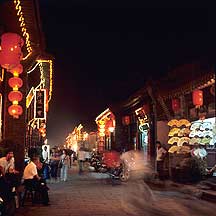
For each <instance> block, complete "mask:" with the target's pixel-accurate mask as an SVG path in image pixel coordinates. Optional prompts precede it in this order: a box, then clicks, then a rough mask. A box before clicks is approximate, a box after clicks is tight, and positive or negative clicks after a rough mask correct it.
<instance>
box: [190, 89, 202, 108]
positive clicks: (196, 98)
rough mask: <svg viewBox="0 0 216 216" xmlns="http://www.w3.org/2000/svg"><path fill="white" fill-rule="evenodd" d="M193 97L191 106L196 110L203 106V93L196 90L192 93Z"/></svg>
mask: <svg viewBox="0 0 216 216" xmlns="http://www.w3.org/2000/svg"><path fill="white" fill-rule="evenodd" d="M192 97H193V104H194V106H195V107H196V108H199V107H200V106H202V105H203V91H202V90H199V89H196V90H194V91H193V93H192Z"/></svg>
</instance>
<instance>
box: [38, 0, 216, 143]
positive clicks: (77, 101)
mask: <svg viewBox="0 0 216 216" xmlns="http://www.w3.org/2000/svg"><path fill="white" fill-rule="evenodd" d="M113 2H114V3H112V1H105V0H104V1H103V0H100V1H83V0H67V1H64V0H62V1H59V0H58V1H56V0H40V13H41V20H42V29H43V32H44V35H45V40H46V51H47V52H48V53H49V54H52V55H53V56H54V58H55V61H54V83H53V97H52V101H51V103H50V110H49V117H48V141H49V143H50V144H51V145H58V144H60V143H62V142H63V141H64V140H65V138H66V136H67V135H68V133H69V132H70V131H72V129H73V128H74V127H75V126H77V125H78V124H79V123H82V124H83V125H84V129H86V130H87V131H89V130H92V129H96V124H95V122H94V120H95V118H96V117H97V115H98V114H100V113H101V112H102V111H104V110H105V109H106V108H107V107H108V106H109V104H112V103H117V102H119V101H121V100H124V99H126V98H127V97H128V96H129V95H131V94H132V93H134V92H135V91H136V90H138V89H139V88H140V87H142V86H143V85H144V83H145V81H146V80H147V79H149V78H152V79H155V78H158V77H161V76H163V75H165V74H166V73H167V71H168V70H169V69H171V68H172V67H174V66H175V65H178V64H182V63H187V62H191V61H194V60H199V59H200V58H203V57H204V58H206V57H208V56H209V55H212V53H213V50H214V49H215V42H214V41H215V40H216V39H215V38H216V37H215V30H214V29H215V27H214V28H213V12H211V11H210V10H209V8H207V7H203V6H202V8H201V7H199V6H196V7H194V6H193V7H192V6H190V5H188V7H182V6H181V7H180V6H174V5H173V6H172V5H169V7H168V6H166V5H163V6H160V5H158V6H153V5H144V4H142V5H141V4H139V3H136V1H129V2H127V1H121V2H120V1H118V0H116V1H113ZM61 3H62V4H61Z"/></svg>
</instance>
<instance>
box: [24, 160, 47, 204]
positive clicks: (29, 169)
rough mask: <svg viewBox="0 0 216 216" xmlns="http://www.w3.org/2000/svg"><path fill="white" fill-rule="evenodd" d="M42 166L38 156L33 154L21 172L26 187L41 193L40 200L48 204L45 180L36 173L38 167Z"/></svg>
mask: <svg viewBox="0 0 216 216" xmlns="http://www.w3.org/2000/svg"><path fill="white" fill-rule="evenodd" d="M41 168H42V164H41V162H40V160H39V157H37V156H35V157H33V158H32V159H31V162H30V163H29V164H28V165H27V166H26V167H25V169H24V172H23V179H24V185H25V186H26V187H27V188H32V189H33V190H35V191H37V192H39V193H40V195H41V199H42V200H41V201H42V203H43V204H44V205H49V196H48V190H49V188H48V187H47V186H46V182H45V181H44V179H42V178H41V177H40V176H39V175H38V169H41Z"/></svg>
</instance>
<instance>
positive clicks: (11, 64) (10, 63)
mask: <svg viewBox="0 0 216 216" xmlns="http://www.w3.org/2000/svg"><path fill="white" fill-rule="evenodd" d="M23 45H24V41H23V39H22V38H21V37H20V36H19V35H18V34H16V33H11V32H8V33H4V34H3V35H2V36H1V47H0V65H1V67H3V68H5V69H7V70H8V72H10V73H12V74H13V77H11V78H10V79H9V80H8V84H9V86H10V87H11V88H12V89H13V90H12V91H10V92H9V94H8V100H9V101H11V102H12V105H10V106H9V107H8V113H9V114H10V115H11V116H13V117H14V118H19V116H20V115H22V113H23V108H22V106H20V105H19V102H20V101H21V100H22V98H23V94H22V93H21V92H20V91H18V89H19V88H21V87H22V85H23V81H22V79H21V78H19V74H21V73H22V72H23V66H22V65H21V64H20V61H21V60H22V56H23V54H22V50H21V49H22V46H23Z"/></svg>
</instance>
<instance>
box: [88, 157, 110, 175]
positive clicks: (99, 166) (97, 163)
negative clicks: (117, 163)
mask: <svg viewBox="0 0 216 216" xmlns="http://www.w3.org/2000/svg"><path fill="white" fill-rule="evenodd" d="M90 166H91V167H94V170H95V171H96V172H102V173H104V172H106V171H107V168H106V165H105V164H104V163H103V162H102V161H101V159H100V157H99V156H97V155H94V156H92V158H91V159H90Z"/></svg>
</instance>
